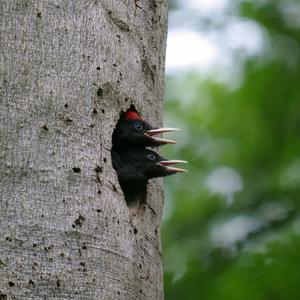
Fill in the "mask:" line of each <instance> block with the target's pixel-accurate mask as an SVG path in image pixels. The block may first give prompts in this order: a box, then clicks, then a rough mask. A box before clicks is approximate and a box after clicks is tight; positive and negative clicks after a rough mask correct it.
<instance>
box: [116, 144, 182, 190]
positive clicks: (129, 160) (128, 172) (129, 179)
mask: <svg viewBox="0 0 300 300" xmlns="http://www.w3.org/2000/svg"><path fill="white" fill-rule="evenodd" d="M112 157H113V160H112V161H113V167H114V169H115V170H116V172H117V175H118V179H119V182H120V185H121V187H122V189H123V191H126V190H128V189H133V190H134V189H135V188H137V187H138V186H146V185H147V182H148V180H149V179H151V178H155V177H164V176H169V175H173V174H176V173H180V172H187V171H186V170H184V169H179V168H174V167H170V166H171V165H174V164H177V163H187V162H186V161H184V160H166V159H164V158H163V157H161V156H160V155H159V154H158V153H156V152H154V151H152V150H149V149H145V148H137V149H127V150H126V151H124V152H122V153H118V152H115V151H112Z"/></svg>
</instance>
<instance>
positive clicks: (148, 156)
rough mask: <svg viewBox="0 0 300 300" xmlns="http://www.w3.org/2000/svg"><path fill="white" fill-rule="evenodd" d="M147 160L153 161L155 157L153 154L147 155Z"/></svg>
mask: <svg viewBox="0 0 300 300" xmlns="http://www.w3.org/2000/svg"><path fill="white" fill-rule="evenodd" d="M147 158H148V159H149V160H155V158H156V157H155V155H154V154H148V155H147Z"/></svg>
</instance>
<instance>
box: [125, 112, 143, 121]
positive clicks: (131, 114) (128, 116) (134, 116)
mask: <svg viewBox="0 0 300 300" xmlns="http://www.w3.org/2000/svg"><path fill="white" fill-rule="evenodd" d="M124 117H125V119H127V120H142V119H143V118H142V117H141V116H140V115H139V114H138V113H136V112H134V111H127V112H126V113H125V115H124Z"/></svg>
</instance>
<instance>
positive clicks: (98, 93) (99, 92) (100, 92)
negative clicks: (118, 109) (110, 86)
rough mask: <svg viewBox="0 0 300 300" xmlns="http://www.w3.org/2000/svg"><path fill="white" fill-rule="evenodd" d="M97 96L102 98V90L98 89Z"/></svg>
mask: <svg viewBox="0 0 300 300" xmlns="http://www.w3.org/2000/svg"><path fill="white" fill-rule="evenodd" d="M97 96H98V97H102V96H103V89H102V88H101V87H99V88H98V91H97Z"/></svg>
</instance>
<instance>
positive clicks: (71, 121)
mask: <svg viewBox="0 0 300 300" xmlns="http://www.w3.org/2000/svg"><path fill="white" fill-rule="evenodd" d="M64 122H65V123H66V124H67V125H70V124H71V123H73V120H72V119H70V118H68V117H67V118H65V119H64Z"/></svg>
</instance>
